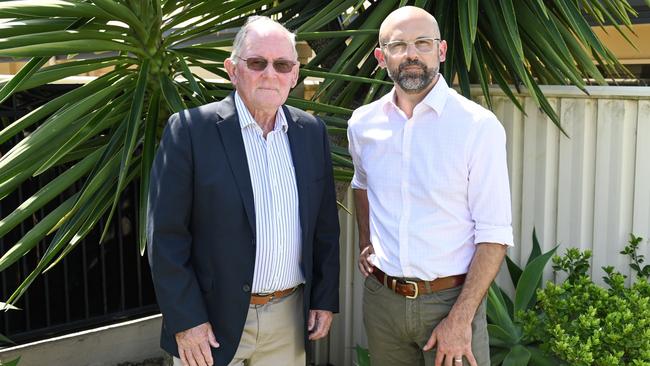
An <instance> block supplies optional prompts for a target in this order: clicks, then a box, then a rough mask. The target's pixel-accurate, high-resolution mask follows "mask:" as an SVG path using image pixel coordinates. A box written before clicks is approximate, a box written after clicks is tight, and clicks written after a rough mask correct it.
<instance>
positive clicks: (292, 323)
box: [174, 286, 306, 366]
mask: <svg viewBox="0 0 650 366" xmlns="http://www.w3.org/2000/svg"><path fill="white" fill-rule="evenodd" d="M302 292H303V287H302V286H301V287H300V288H299V289H298V290H296V291H295V292H294V293H293V294H291V295H289V296H286V297H283V298H280V299H275V300H271V301H270V302H269V303H267V304H265V305H250V306H249V308H248V315H247V316H246V324H245V325H244V332H243V334H242V337H241V340H240V341H239V346H238V347H237V351H236V352H235V357H234V358H233V360H232V361H230V363H229V364H228V366H279V365H282V366H284V365H287V366H304V365H305V363H306V356H305V341H304V330H303V328H304V317H303V315H302V314H303V313H302V311H303V310H302V307H303V300H302V299H303V293H302ZM215 335H216V336H217V341H218V340H219V330H218V329H215ZM174 366H182V363H181V360H180V359H179V358H177V357H174Z"/></svg>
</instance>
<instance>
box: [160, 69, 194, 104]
mask: <svg viewBox="0 0 650 366" xmlns="http://www.w3.org/2000/svg"><path fill="white" fill-rule="evenodd" d="M159 82H160V90H161V91H162V94H163V96H164V97H165V101H167V105H169V109H171V110H172V112H173V113H176V112H179V111H181V110H183V109H186V108H187V107H186V106H185V102H183V99H182V98H181V96H180V94H178V89H176V86H175V85H174V81H172V79H170V78H169V77H168V76H166V75H164V76H161V77H160V79H159Z"/></svg>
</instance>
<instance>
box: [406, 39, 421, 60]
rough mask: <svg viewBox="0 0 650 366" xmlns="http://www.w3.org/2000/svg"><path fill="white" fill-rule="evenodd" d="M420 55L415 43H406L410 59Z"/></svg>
mask: <svg viewBox="0 0 650 366" xmlns="http://www.w3.org/2000/svg"><path fill="white" fill-rule="evenodd" d="M418 56H419V53H418V49H417V48H416V47H415V43H407V44H406V57H407V58H408V59H410V60H416V59H417V58H418Z"/></svg>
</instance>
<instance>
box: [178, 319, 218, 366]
mask: <svg viewBox="0 0 650 366" xmlns="http://www.w3.org/2000/svg"><path fill="white" fill-rule="evenodd" d="M176 343H177V344H178V354H179V355H180V357H181V361H182V362H183V366H212V365H213V363H214V362H213V360H212V350H211V349H210V346H212V347H214V348H217V347H219V343H217V339H216V338H215V336H214V333H213V332H212V326H211V325H210V323H203V324H200V325H197V326H196V327H194V328H190V329H188V330H184V331H182V332H178V333H176Z"/></svg>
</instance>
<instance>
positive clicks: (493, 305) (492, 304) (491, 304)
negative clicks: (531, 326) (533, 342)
mask: <svg viewBox="0 0 650 366" xmlns="http://www.w3.org/2000/svg"><path fill="white" fill-rule="evenodd" d="M486 312H487V316H488V318H489V319H490V320H491V321H492V323H493V324H495V325H498V326H499V327H501V328H503V329H504V330H505V331H506V332H507V333H508V334H519V332H518V331H517V328H516V327H515V324H514V322H513V320H512V318H511V316H510V314H509V313H508V308H507V306H506V303H505V300H504V299H503V297H502V294H501V291H500V289H499V288H498V286H497V285H496V284H494V283H493V284H492V285H491V286H490V288H489V289H488V296H487V307H486Z"/></svg>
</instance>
